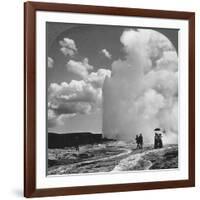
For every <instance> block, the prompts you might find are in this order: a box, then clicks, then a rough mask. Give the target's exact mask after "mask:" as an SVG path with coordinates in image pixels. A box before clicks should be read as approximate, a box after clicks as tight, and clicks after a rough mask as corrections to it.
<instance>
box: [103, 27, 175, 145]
mask: <svg viewBox="0 0 200 200" xmlns="http://www.w3.org/2000/svg"><path fill="white" fill-rule="evenodd" d="M120 41H121V43H122V44H123V45H124V52H125V53H126V57H125V59H124V60H117V61H114V62H113V64H112V76H111V77H110V78H109V77H106V79H105V81H104V86H103V133H104V135H105V136H106V137H108V138H116V139H121V140H130V139H134V138H135V135H136V134H139V133H142V134H143V135H144V140H145V141H146V142H153V130H154V128H157V127H160V128H163V129H165V130H166V134H165V135H164V140H165V143H166V142H170V143H171V142H174V143H176V142H177V137H178V57H177V52H176V51H175V49H174V47H173V45H172V43H171V42H170V41H169V39H168V38H167V37H165V36H164V35H163V34H161V33H159V32H157V31H154V30H147V29H138V30H133V29H129V30H126V31H124V32H123V34H122V36H121V38H120Z"/></svg>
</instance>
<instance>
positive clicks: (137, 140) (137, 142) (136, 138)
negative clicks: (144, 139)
mask: <svg viewBox="0 0 200 200" xmlns="http://www.w3.org/2000/svg"><path fill="white" fill-rule="evenodd" d="M135 141H136V144H137V147H136V148H137V149H139V148H140V144H139V137H138V135H136V137H135Z"/></svg>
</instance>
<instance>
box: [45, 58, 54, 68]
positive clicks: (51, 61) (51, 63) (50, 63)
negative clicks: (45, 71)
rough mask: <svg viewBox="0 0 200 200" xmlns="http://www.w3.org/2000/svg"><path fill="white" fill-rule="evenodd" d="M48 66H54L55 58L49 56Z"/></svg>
mask: <svg viewBox="0 0 200 200" xmlns="http://www.w3.org/2000/svg"><path fill="white" fill-rule="evenodd" d="M47 61H48V68H53V65H54V60H53V58H51V57H48V60H47Z"/></svg>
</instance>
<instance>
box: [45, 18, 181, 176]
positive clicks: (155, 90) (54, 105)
mask: <svg viewBox="0 0 200 200" xmlns="http://www.w3.org/2000/svg"><path fill="white" fill-rule="evenodd" d="M178 33H179V29H167V28H152V27H151V28H148V27H142V26H141V27H136V26H134V24H133V25H132V26H130V27H126V26H113V25H95V24H76V23H58V22H47V23H46V93H47V99H46V110H47V112H46V118H47V122H46V126H47V133H46V134H47V135H46V140H47V150H46V157H47V159H46V160H47V161H46V162H47V163H46V169H47V172H46V173H47V175H48V176H52V175H69V174H83V173H84V174H85V173H122V172H135V171H138V172H139V171H144V170H145V171H148V170H151V171H153V170H160V171H162V170H177V169H178V168H179V156H178V154H179V151H178V150H179V145H178V144H179V139H180V138H179V137H181V136H180V135H179V128H178V127H179V126H178V121H179V114H178V113H179V99H178V93H179V90H178V88H179V87H178V85H179V84H178V71H179V63H178V46H179V44H178Z"/></svg>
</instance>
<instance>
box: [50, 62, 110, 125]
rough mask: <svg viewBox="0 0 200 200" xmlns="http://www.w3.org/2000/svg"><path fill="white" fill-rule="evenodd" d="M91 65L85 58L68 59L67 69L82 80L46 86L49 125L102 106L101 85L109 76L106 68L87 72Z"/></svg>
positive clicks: (91, 67)
mask: <svg viewBox="0 0 200 200" xmlns="http://www.w3.org/2000/svg"><path fill="white" fill-rule="evenodd" d="M92 69H93V66H91V65H89V64H88V59H87V58H85V59H84V60H83V61H82V62H78V61H74V60H70V61H69V62H68V63H67V70H68V71H70V72H73V73H75V74H77V75H79V76H80V77H81V78H82V80H79V81H78V80H72V81H71V82H70V83H67V82H62V83H61V84H57V83H51V84H50V86H49V88H48V108H49V112H48V116H49V127H52V126H55V125H56V124H59V123H60V122H61V121H62V120H60V119H63V117H64V118H66V117H69V116H70V117H71V116H72V117H73V116H75V115H76V114H77V113H79V114H89V113H91V112H93V111H95V110H98V109H100V108H101V106H102V87H103V83H104V80H105V78H106V77H107V76H108V77H110V76H111V71H110V70H108V69H102V68H100V69H98V70H97V72H91V73H89V72H88V71H89V70H92ZM61 116H63V117H61Z"/></svg>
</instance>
